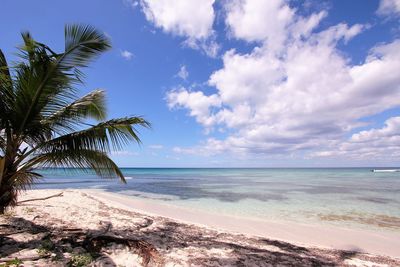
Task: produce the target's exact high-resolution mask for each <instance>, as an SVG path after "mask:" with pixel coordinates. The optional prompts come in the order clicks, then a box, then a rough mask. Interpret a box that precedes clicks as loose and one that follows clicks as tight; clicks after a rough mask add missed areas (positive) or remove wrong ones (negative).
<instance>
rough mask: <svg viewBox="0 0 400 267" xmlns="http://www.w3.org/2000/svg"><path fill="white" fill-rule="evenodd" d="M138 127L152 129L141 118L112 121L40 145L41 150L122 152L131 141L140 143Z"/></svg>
mask: <svg viewBox="0 0 400 267" xmlns="http://www.w3.org/2000/svg"><path fill="white" fill-rule="evenodd" d="M136 126H141V127H145V128H149V127H150V123H149V122H147V121H146V120H144V119H143V118H141V117H129V118H120V119H112V120H109V121H105V122H101V123H99V124H97V125H94V126H92V127H90V128H88V129H85V130H82V131H78V132H73V133H70V134H66V135H63V136H60V137H57V138H54V139H52V140H49V141H47V142H46V143H44V144H42V145H40V150H42V151H46V152H50V151H54V150H68V149H70V150H80V149H92V150H96V151H102V152H110V151H112V150H120V149H121V148H122V147H123V145H125V144H127V143H128V142H129V141H136V142H137V143H140V142H141V141H140V138H139V136H138V131H137V129H136Z"/></svg>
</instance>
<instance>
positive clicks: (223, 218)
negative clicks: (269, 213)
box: [83, 189, 400, 258]
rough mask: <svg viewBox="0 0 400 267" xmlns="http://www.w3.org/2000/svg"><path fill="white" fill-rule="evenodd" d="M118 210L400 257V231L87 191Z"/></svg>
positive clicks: (286, 239)
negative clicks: (222, 212)
mask: <svg viewBox="0 0 400 267" xmlns="http://www.w3.org/2000/svg"><path fill="white" fill-rule="evenodd" d="M83 191H85V192H87V193H89V194H92V195H93V196H94V197H95V198H97V199H99V200H101V201H105V202H107V203H108V204H110V205H113V206H115V207H118V208H123V209H129V210H132V211H135V212H140V213H144V214H148V215H152V216H162V217H166V218H168V219H172V220H177V221H179V222H182V223H189V224H194V225H197V226H200V227H207V228H211V229H218V230H220V231H228V232H230V233H234V234H246V235H250V236H258V237H265V238H271V239H275V240H280V241H284V242H290V243H294V244H297V245H302V246H315V247H321V248H327V249H340V250H351V251H358V252H365V253H371V254H377V255H385V256H390V257H396V258H400V249H399V248H400V232H395V231H393V232H392V233H388V232H379V231H374V230H367V229H353V228H344V227H339V226H328V225H318V224H303V223H297V222H287V221H286V222H285V221H278V220H271V221H267V220H262V219H254V218H251V219H249V218H248V219H245V218H240V217H235V216H229V215H216V214H211V213H207V212H205V211H198V210H196V211H194V210H191V209H187V208H183V207H177V206H172V205H168V204H161V203H154V202H146V201H145V200H139V199H137V198H130V197H129V196H124V195H122V194H118V193H111V192H105V191H103V190H101V189H90V190H83Z"/></svg>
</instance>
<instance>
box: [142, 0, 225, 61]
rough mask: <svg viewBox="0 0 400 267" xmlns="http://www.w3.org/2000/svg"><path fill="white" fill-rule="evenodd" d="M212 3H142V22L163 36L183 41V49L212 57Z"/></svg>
mask: <svg viewBox="0 0 400 267" xmlns="http://www.w3.org/2000/svg"><path fill="white" fill-rule="evenodd" d="M214 1H215V0H202V1H197V0H175V1H168V0H142V1H141V6H142V10H143V12H144V14H145V16H146V19H147V20H148V21H150V22H152V23H153V24H154V25H155V26H156V27H158V28H161V29H162V30H163V31H164V32H166V33H171V34H173V35H177V36H182V37H186V41H185V42H184V45H186V46H189V47H191V48H195V49H201V50H203V51H204V52H205V53H206V54H207V55H210V56H215V55H216V50H217V48H218V47H219V46H218V45H217V43H216V42H215V40H214V39H215V37H214V31H213V28H212V26H213V22H214V18H215V13H214V8H213V4H214Z"/></svg>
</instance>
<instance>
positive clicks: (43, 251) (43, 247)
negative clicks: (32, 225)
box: [37, 239, 54, 257]
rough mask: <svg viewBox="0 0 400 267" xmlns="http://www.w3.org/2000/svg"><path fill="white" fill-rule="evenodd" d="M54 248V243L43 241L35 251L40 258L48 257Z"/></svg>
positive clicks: (48, 240) (47, 240)
mask: <svg viewBox="0 0 400 267" xmlns="http://www.w3.org/2000/svg"><path fill="white" fill-rule="evenodd" d="M53 248H54V243H53V242H52V241H51V240H50V239H44V240H43V241H42V243H41V244H40V246H39V248H38V249H37V253H38V254H39V256H40V257H48V256H50V254H51V251H52V250H53Z"/></svg>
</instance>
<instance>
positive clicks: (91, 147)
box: [0, 25, 150, 214]
mask: <svg viewBox="0 0 400 267" xmlns="http://www.w3.org/2000/svg"><path fill="white" fill-rule="evenodd" d="M64 32H65V49H64V51H62V52H56V51H54V50H53V49H51V48H50V47H49V46H47V45H45V44H43V43H41V42H38V41H36V40H35V39H33V37H32V35H31V34H30V33H29V32H23V33H22V39H23V44H22V45H21V46H20V47H19V53H18V56H19V61H18V62H16V63H15V64H13V65H12V66H9V65H8V63H7V61H6V58H5V56H4V54H3V52H2V51H1V50H0V214H3V213H4V212H5V210H6V208H7V207H10V206H13V205H16V203H17V196H18V193H19V192H20V191H21V190H25V189H27V188H29V186H31V185H32V183H34V182H35V181H36V180H37V179H38V178H40V177H41V175H40V174H39V173H38V172H37V171H36V170H37V169H38V168H42V167H63V168H65V167H68V168H81V170H89V168H90V169H92V170H94V171H95V172H96V174H97V175H98V176H101V177H110V178H111V177H118V178H120V180H121V181H122V182H125V178H124V175H123V174H122V172H121V170H120V169H119V168H118V166H117V165H116V164H115V163H114V162H113V161H112V160H111V159H110V158H109V157H108V153H110V152H111V151H113V150H120V149H121V148H122V147H123V146H124V145H126V144H127V143H128V142H129V141H134V142H138V143H139V142H140V139H139V137H138V129H137V127H146V128H148V127H150V124H149V122H147V121H146V120H144V119H143V118H142V117H123V118H117V119H110V120H106V118H107V115H106V106H105V95H104V91H102V90H94V91H92V92H90V93H88V94H87V95H85V96H82V97H79V96H78V90H77V86H79V85H82V84H83V78H84V75H83V72H82V69H83V68H85V67H87V66H88V65H89V64H90V63H91V62H92V61H93V60H94V59H95V58H96V57H98V56H99V55H100V54H101V53H103V52H105V51H107V50H108V49H110V47H111V44H110V41H109V39H108V38H107V37H106V36H105V35H104V33H103V32H102V31H99V30H97V29H95V28H93V27H91V26H87V25H67V26H66V27H65V31H64ZM88 119H90V122H91V124H89V123H87V120H88ZM92 121H97V123H94V124H93V123H92Z"/></svg>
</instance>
